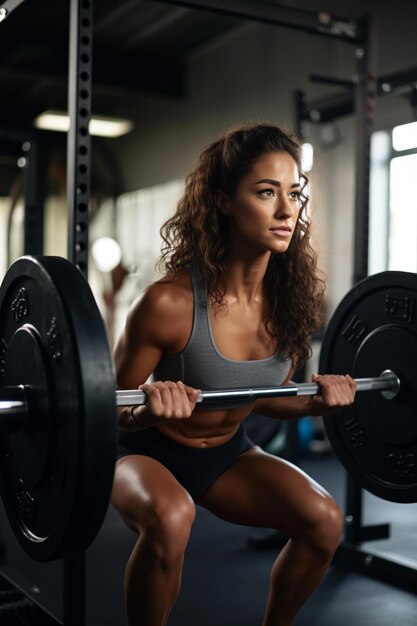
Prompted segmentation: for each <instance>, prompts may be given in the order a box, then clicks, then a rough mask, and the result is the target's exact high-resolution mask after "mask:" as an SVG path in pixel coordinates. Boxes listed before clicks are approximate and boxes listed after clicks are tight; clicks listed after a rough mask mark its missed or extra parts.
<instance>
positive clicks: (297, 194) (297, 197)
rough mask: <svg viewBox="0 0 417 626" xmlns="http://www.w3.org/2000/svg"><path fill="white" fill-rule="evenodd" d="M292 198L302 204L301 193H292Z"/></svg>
mask: <svg viewBox="0 0 417 626" xmlns="http://www.w3.org/2000/svg"><path fill="white" fill-rule="evenodd" d="M290 198H291V199H292V200H295V201H296V202H300V200H301V191H291V193H290Z"/></svg>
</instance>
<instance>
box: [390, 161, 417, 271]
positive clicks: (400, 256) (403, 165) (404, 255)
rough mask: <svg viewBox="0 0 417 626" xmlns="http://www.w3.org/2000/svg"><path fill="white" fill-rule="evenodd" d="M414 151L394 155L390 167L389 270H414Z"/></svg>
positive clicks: (416, 257)
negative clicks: (398, 155) (399, 155)
mask: <svg viewBox="0 0 417 626" xmlns="http://www.w3.org/2000/svg"><path fill="white" fill-rule="evenodd" d="M416 171H417V154H408V155H404V156H401V157H396V158H395V159H392V161H391V171H390V235H389V264H388V269H389V270H401V271H405V272H417V202H416V199H415V198H414V196H413V193H412V188H413V181H414V179H415V175H416Z"/></svg>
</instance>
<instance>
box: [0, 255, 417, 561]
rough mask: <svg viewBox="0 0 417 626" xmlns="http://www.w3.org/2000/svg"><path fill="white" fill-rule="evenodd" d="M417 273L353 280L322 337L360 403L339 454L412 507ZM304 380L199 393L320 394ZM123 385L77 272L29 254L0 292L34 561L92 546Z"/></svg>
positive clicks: (5, 419)
mask: <svg viewBox="0 0 417 626" xmlns="http://www.w3.org/2000/svg"><path fill="white" fill-rule="evenodd" d="M416 297H417V278H416V276H415V275H413V274H408V273H405V272H384V273H382V274H377V275H375V276H372V277H369V278H367V279H366V280H364V281H362V282H361V283H359V284H358V285H356V286H355V287H354V288H353V289H352V291H350V292H349V293H348V294H347V296H346V297H345V298H344V299H343V300H342V302H341V303H340V305H339V306H338V308H337V309H336V312H335V314H334V316H333V317H332V320H331V321H330V323H329V326H328V329H327V331H326V334H325V337H324V340H323V345H322V350H321V357H320V368H319V369H320V371H322V372H323V371H325V372H328V373H335V374H345V373H350V374H351V375H352V376H354V377H355V380H356V383H357V389H358V391H371V392H372V391H377V392H380V393H374V394H372V393H370V394H359V395H358V396H357V399H356V401H355V404H354V405H352V406H351V407H348V408H347V409H344V410H342V411H340V412H339V414H338V415H337V416H332V417H330V418H325V425H326V431H327V433H328V436H329V439H330V441H331V443H332V445H333V448H334V450H335V452H336V454H337V455H338V456H339V458H340V460H341V461H342V463H343V464H344V465H345V467H346V468H347V469H348V471H350V472H352V473H353V474H354V475H355V476H356V477H357V478H358V481H359V482H360V484H361V485H362V486H364V487H365V488H367V489H368V490H369V491H371V492H372V493H374V494H375V495H378V496H380V497H383V498H385V499H388V500H392V501H397V502H414V501H417V472H416V455H417V418H416V393H417V389H416V375H417V367H416V365H417V362H416V360H417V357H416V354H417V351H416V349H415V342H416V328H415V302H416ZM318 392H319V387H318V385H316V384H314V383H304V384H300V385H286V386H279V387H267V388H255V389H221V390H219V389H216V390H210V389H209V390H207V391H201V392H200V395H199V399H198V401H199V402H203V403H209V402H212V401H215V400H225V399H230V398H234V399H238V400H248V402H250V401H251V400H254V399H256V398H259V397H267V396H274V397H279V396H294V395H314V394H316V393H318ZM145 402H146V394H144V392H142V391H140V390H137V389H135V390H116V389H115V376H114V371H113V362H112V358H111V354H110V349H109V345H108V342H107V336H106V331H105V328H104V324H103V321H102V318H101V315H100V312H99V310H98V308H97V305H96V302H95V300H94V296H93V294H92V292H91V290H90V288H89V285H88V283H87V281H86V280H85V279H84V277H83V276H82V274H81V273H80V272H79V271H78V270H77V269H76V268H75V266H74V265H73V264H71V263H70V262H69V261H67V260H65V259H63V258H60V257H22V258H21V259H18V260H17V261H16V262H15V263H13V265H12V266H11V267H10V268H9V270H8V271H7V273H6V275H5V278H4V280H3V283H2V285H1V288H0V433H1V436H0V488H1V492H2V496H3V501H4V505H5V509H6V512H7V516H8V518H9V521H10V523H11V526H12V528H13V531H14V533H15V534H16V537H17V539H18V540H19V542H20V544H21V545H22V547H23V548H24V550H25V551H26V552H27V553H28V554H29V555H30V556H32V557H33V558H35V559H37V560H40V561H47V560H53V559H57V558H62V557H64V556H66V555H68V554H71V553H73V552H76V551H78V550H82V549H86V548H87V547H88V546H89V545H90V544H91V542H92V541H93V539H94V538H95V536H96V535H97V533H98V531H99V529H100V527H101V525H102V523H103V519H104V516H105V513H106V510H107V506H108V503H109V499H110V493H111V487H112V479H113V468H114V460H115V451H116V442H117V419H116V406H124V405H131V404H143V403H145Z"/></svg>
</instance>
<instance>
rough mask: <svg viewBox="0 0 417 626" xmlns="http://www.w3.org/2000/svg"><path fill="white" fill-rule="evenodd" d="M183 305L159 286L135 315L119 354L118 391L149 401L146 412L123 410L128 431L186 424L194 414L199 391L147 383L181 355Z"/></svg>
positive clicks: (129, 318) (138, 304) (151, 290)
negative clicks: (168, 359)
mask: <svg viewBox="0 0 417 626" xmlns="http://www.w3.org/2000/svg"><path fill="white" fill-rule="evenodd" d="M180 303H181V299H180V300H178V298H176V297H175V288H174V287H173V286H172V285H170V284H169V283H168V284H167V283H155V284H153V285H151V286H150V287H149V288H148V290H147V291H146V293H145V295H144V296H143V298H142V299H141V300H138V301H136V302H135V303H134V304H133V306H132V308H131V310H130V311H129V314H128V316H127V319H126V324H125V327H124V329H123V331H122V334H121V336H120V338H119V340H118V341H117V343H116V346H115V350H114V362H115V368H116V381H117V386H118V388H121V389H137V388H140V389H142V390H143V391H144V392H145V393H146V394H147V395H148V401H147V404H146V405H143V406H135V407H131V406H128V407H122V408H120V409H119V411H118V413H119V425H120V427H121V428H123V429H125V430H131V431H133V430H134V431H138V430H143V429H144V428H148V427H150V426H154V425H156V424H158V423H166V421H167V420H168V421H169V420H173V419H186V418H188V417H190V415H191V413H192V411H193V410H194V406H195V402H196V400H197V397H198V390H195V389H193V388H191V387H188V386H186V385H183V384H182V383H181V382H174V381H172V382H171V381H164V382H161V381H159V382H156V383H152V384H147V383H146V381H147V379H148V378H149V376H150V375H151V374H152V372H153V371H154V369H155V368H156V366H157V364H158V363H159V361H160V359H161V356H162V354H163V353H164V352H165V351H166V350H168V351H175V349H176V346H177V345H178V342H180V341H181V337H180V334H181V328H183V326H182V324H184V321H183V320H184V315H183V313H184V311H183V310H181V306H179V304H180Z"/></svg>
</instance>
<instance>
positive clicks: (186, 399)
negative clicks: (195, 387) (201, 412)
mask: <svg viewBox="0 0 417 626" xmlns="http://www.w3.org/2000/svg"><path fill="white" fill-rule="evenodd" d="M177 386H178V390H179V392H180V397H181V404H182V416H183V417H185V418H188V417H191V414H192V412H193V410H194V407H195V400H194V393H187V388H186V385H184V383H183V382H182V381H178V382H177ZM189 389H190V388H189Z"/></svg>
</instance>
